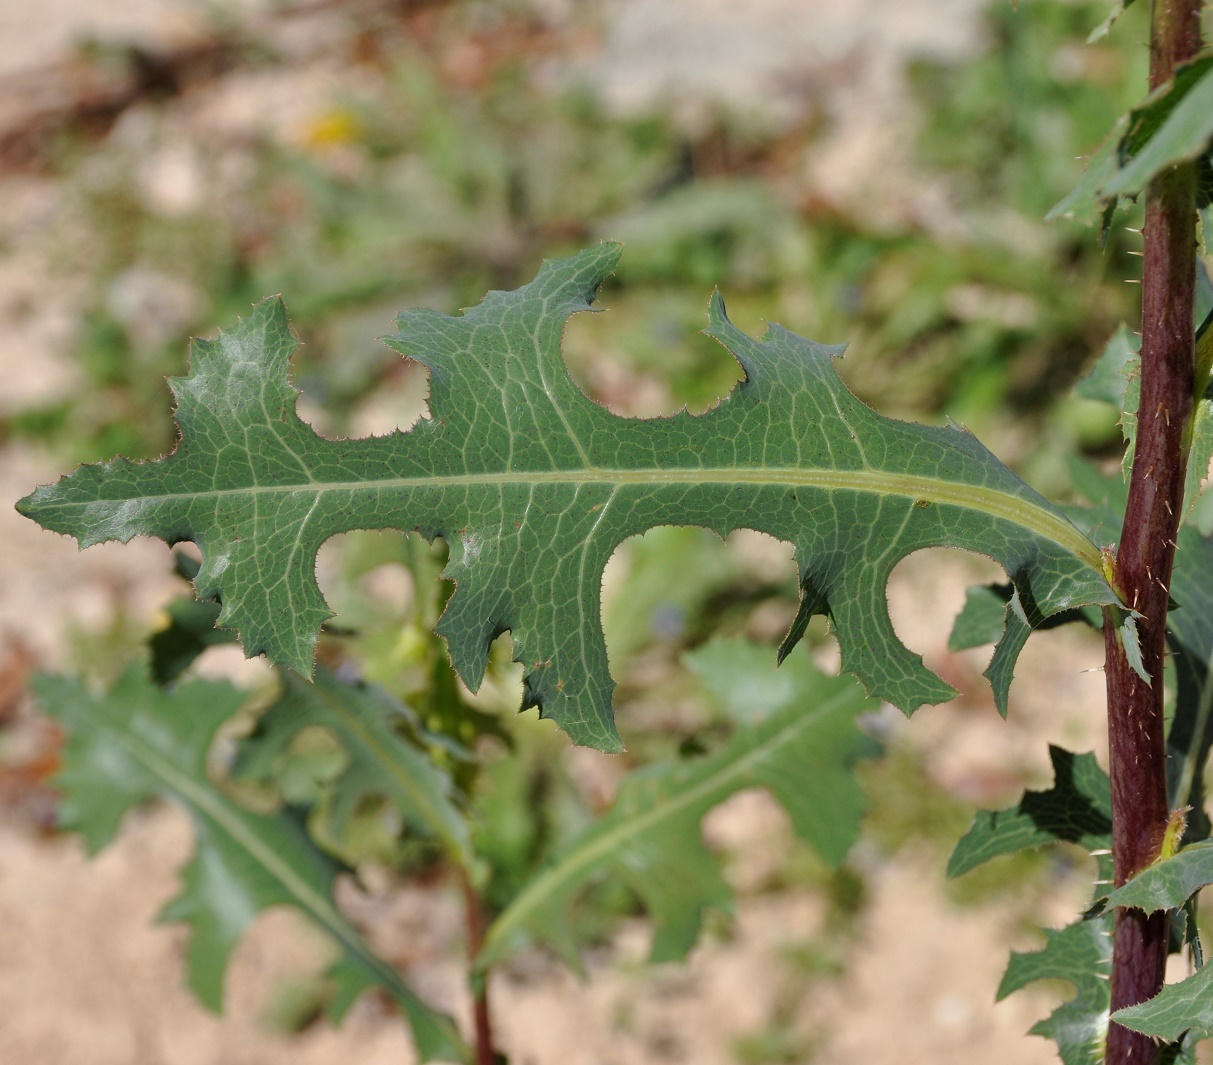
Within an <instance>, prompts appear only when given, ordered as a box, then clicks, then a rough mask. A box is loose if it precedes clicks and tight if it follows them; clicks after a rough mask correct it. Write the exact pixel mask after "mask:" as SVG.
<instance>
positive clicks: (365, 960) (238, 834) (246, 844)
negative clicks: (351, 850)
mask: <svg viewBox="0 0 1213 1065" xmlns="http://www.w3.org/2000/svg"><path fill="white" fill-rule="evenodd" d="M94 727H105V728H106V731H108V732H109V733H110V736H111V738H112V739H113V740H114V742H116V743H117V744H118V745H119V746H121V747H125V748H126V750H127V751H129V752H130V754H131V755H132V757H134V758H135V759H136V760H137V761H139V762H142V763H143V765H144V766H145V767H146V768H147V769H149V770H150V771H151V772H152V774H153V775H154V776H156V777H158V778H159V779H160V780H161V781H163V782H164V784H165V786H166V787H167V788H168V789H169V791H170V793H174V792H175V793H176V794H177V795H179V796H181V798H182V799H184V800H185V803H186V805H187V807H188V806H191V805H192V806H193V807H194V808H195V809H196V810H198V811H199V812H200V813H202V814H204V815H205V816H206V817H208V818H209V819H210V820H211V821H212V822H214V823H215V824H216V825H217V826H218V827H219V828H220V829H221V830H222V831H223V832H225V833H227V835H228V836H229V837H230V838H231V839H232V840H234V841H235V842H236V843H237V844H238V845H239V846H240V847H242V848H243V849H244V850H245V851H246V852H247V853H248V854H249V855H250V856H252V858H253V860H254V861H256V862H257V863H258V864H259V865H260V866H261V867H262V868H263V869H265V870H267V871H268V872H269V873H271V874H272V875H273V876H274V878H275V879H276V880H277V881H278V882H279V883H280V884H282V885H283V886H284V887H285V888H286V890H287V892H288V894H289V895H290V896H291V897H292V898H293V899H295V900H296V901H297V903H298V905H299V906H300V908H301V909H303V910H304V911H305V912H307V913H309V914H311V916H312V917H313V918H314V919H315V920H316V921H317V922H318V923H319V924H320V925H321V926H322V927H324V928H325V929H326V930H327V931H328V932H329V934H330V935H332V936H333V937H334V938H335V939H336V940H337V941H338V942H339V943H340V944H341V945H342V946H343V947H344V948H345V949H346V950H347V951H349V953H350V954H351V955H353V956H354V957H355V958H357V959H358V960H359V961H360V962H361V963H362V964H364V965H365V966H367V968H369V969H370V970H371V971H372V972H374V973H375V974H376V976H377V977H378V978H379V979H380V980H381V981H382V982H383V983H385V984H386V985H387V986H388V987H390V988H391V989H392V991H393V993H395V994H397V995H399V996H401V997H402V998H408V999H413V997H414V996H413V994H412V992H411V991H409V989H408V988H407V987H405V985H404V984H403V982H402V981H401V980H400V979H399V978H398V977H397V976H396V974H395V972H393V971H392V969H391V968H390V967H389V966H387V965H386V964H384V963H383V962H382V961H380V960H379V959H378V958H376V957H375V956H374V955H373V954H371V953H370V951H368V950H366V948H365V947H363V945H362V943H361V942H360V941H359V939H358V936H357V933H355V932H354V930H353V928H352V927H351V926H350V925H349V924H348V923H347V922H346V920H345V919H344V918H343V917H342V916H341V915H340V914H339V913H338V912H337V910H336V908H335V907H334V906H333V905H332V903H331V902H330V901H329V900H328V899H326V898H324V897H323V896H321V895H319V894H317V892H315V891H314V890H313V889H312V888H311V887H310V885H308V883H307V882H306V881H305V880H303V879H302V878H301V877H300V876H299V875H298V874H297V873H296V872H295V871H294V869H292V868H291V867H290V866H289V865H288V864H287V863H286V862H284V861H281V860H280V859H279V858H278V856H277V854H275V853H274V850H273V848H272V847H267V846H265V845H264V844H263V843H262V841H261V840H260V839H258V838H257V836H256V835H255V834H254V833H252V832H249V831H248V829H247V827H246V826H245V825H244V824H243V823H242V822H241V821H240V819H239V818H238V817H235V816H233V815H232V814H231V812H230V811H229V810H228V809H226V808H225V806H224V805H223V804H222V803H221V802H219V801H217V799H216V796H215V795H214V794H212V793H211V792H210V791H209V790H208V789H207V788H205V787H201V786H199V785H198V784H197V783H196V782H195V781H194V780H193V778H192V777H190V776H189V775H188V774H185V773H182V772H181V771H180V770H179V769H178V768H177V767H176V766H175V765H173V764H172V762H170V761H168V760H167V759H165V758H164V757H163V756H161V754H160V753H159V752H158V751H156V749H155V748H154V747H152V746H151V745H149V744H147V743H145V742H143V741H142V740H140V739H138V738H135V737H132V736H131V735H130V734H129V733H127V732H124V731H122V730H121V729H114V728H110V727H107V726H104V725H102V726H96V725H95V726H94Z"/></svg>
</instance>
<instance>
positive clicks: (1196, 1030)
mask: <svg viewBox="0 0 1213 1065" xmlns="http://www.w3.org/2000/svg"><path fill="white" fill-rule="evenodd" d="M1112 1019H1113V1020H1114V1021H1115V1022H1116V1023H1117V1024H1123V1025H1124V1026H1125V1027H1126V1028H1132V1029H1133V1031H1135V1032H1141V1033H1142V1034H1143V1035H1152V1036H1154V1038H1155V1039H1164V1040H1166V1041H1167V1042H1174V1041H1175V1040H1177V1039H1179V1038H1180V1037H1181V1036H1182V1035H1184V1034H1185V1033H1191V1034H1190V1035H1189V1037H1188V1038H1189V1039H1191V1040H1192V1041H1193V1042H1195V1041H1196V1040H1197V1039H1207V1038H1209V1037H1210V1036H1213V965H1206V966H1204V967H1203V968H1201V969H1198V970H1197V971H1196V973H1195V974H1194V975H1193V976H1189V977H1188V978H1187V979H1186V980H1180V981H1179V983H1177V984H1168V985H1167V986H1166V987H1164V988H1163V989H1162V990H1161V991H1160V992H1159V993H1158V994H1157V995H1155V996H1154V997H1153V998H1152V999H1150V1000H1149V1001H1148V1002H1141V1003H1138V1004H1137V1005H1136V1006H1128V1007H1126V1008H1125V1009H1123V1010H1117V1011H1116V1012H1115V1013H1114V1014H1112Z"/></svg>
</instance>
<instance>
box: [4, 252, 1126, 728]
mask: <svg viewBox="0 0 1213 1065" xmlns="http://www.w3.org/2000/svg"><path fill="white" fill-rule="evenodd" d="M618 255H619V249H618V248H617V247H616V246H614V245H607V244H603V245H599V246H598V247H596V248H591V249H589V250H588V251H584V252H582V253H580V254H579V255H575V256H573V257H571V258H568V259H560V260H554V261H548V262H546V263H545V264H544V265H543V268H542V269H541V270H540V272H539V276H538V277H537V278H536V279H535V280H534V281H533V282H531V283H530V284H529V285H526V286H524V287H523V288H521V289H519V290H517V291H516V292H509V293H507V292H492V293H490V294H489V295H488V296H486V297H485V299H484V301H483V302H482V303H481V304H480V305H479V306H477V307H474V308H472V309H470V310H468V311H466V312H464V314H463V315H461V316H459V317H448V316H447V315H443V314H438V313H436V312H433V311H413V312H409V313H407V314H404V315H402V316H401V317H400V320H399V323H400V332H399V333H397V334H396V335H394V336H392V337H390V338H388V343H389V344H391V346H392V347H394V348H396V349H397V350H399V351H401V352H403V353H404V354H407V355H409V356H411V357H413V358H415V359H418V360H419V361H421V362H422V363H423V364H424V365H425V366H426V367H427V368H428V369H429V371H430V413H431V415H432V417H431V418H429V419H425V420H422V421H421V422H420V423H418V425H416V426H415V427H414V428H413V429H412V430H410V431H409V432H407V433H394V434H391V435H389V436H386V437H379V438H374V439H369V440H326V439H323V438H322V437H320V436H317V435H316V433H314V432H313V431H312V430H311V429H310V428H309V427H308V426H306V425H304V423H303V422H302V421H300V420H299V418H298V416H297V415H296V413H295V400H296V395H297V394H296V392H295V390H294V389H293V388H292V387H291V385H290V383H289V381H288V376H287V371H288V362H289V358H290V354H291V352H292V350H293V348H294V346H295V345H294V340H293V339H292V337H291V334H290V331H289V328H288V326H287V321H286V315H285V311H284V310H283V307H282V304H281V303H280V302H279V301H277V300H271V301H268V302H266V303H263V304H261V305H259V306H258V307H257V308H256V310H255V311H254V313H253V314H252V316H251V317H249V318H248V319H246V320H245V321H243V322H241V323H240V325H239V326H237V328H236V329H235V330H233V331H232V332H230V333H224V334H221V335H220V336H219V338H218V339H217V340H215V341H211V342H205V341H198V342H196V343H195V345H194V357H193V362H192V370H191V373H190V375H189V376H188V377H186V378H181V379H177V380H175V381H174V382H173V390H174V394H175V395H176V397H177V401H178V410H177V420H178V422H179V424H180V426H181V442H180V444H179V445H178V447H177V450H176V451H175V452H174V453H173V454H172V455H170V456H168V457H167V458H164V459H161V460H159V461H157V462H152V463H143V464H136V463H131V462H127V461H125V460H122V459H118V460H115V461H114V462H111V463H109V464H106V465H101V466H89V467H84V468H82V469H80V470H79V471H77V472H76V473H75V474H73V475H72V476H71V477H69V478H65V479H63V480H61V481H60V482H59V483H58V484H57V485H53V486H48V487H43V488H40V489H38V490H37V491H36V492H34V493H33V494H32V495H31V496H29V497H27V498H26V499H24V500H23V501H22V502H21V503H20V504H19V506H20V508H21V510H22V512H23V513H24V514H26V515H28V516H30V517H33V518H35V519H36V520H38V521H39V522H41V523H42V524H43V525H45V526H46V527H47V528H51V529H55V530H57V531H60V532H66V533H69V534H71V535H73V536H76V537H77V538H78V539H79V541H80V543H81V545H82V546H88V545H90V544H94V543H99V542H101V541H104V540H114V539H117V540H123V541H125V540H129V539H130V538H131V537H132V536H136V535H140V534H148V535H156V536H160V537H162V538H164V539H166V540H168V541H170V542H175V541H178V540H182V539H191V540H193V541H194V542H195V543H197V544H198V546H199V547H200V548H201V550H202V556H203V562H202V566H201V569H200V570H199V572H198V576H197V578H196V580H195V586H196V588H197V591H198V594H199V595H200V596H202V597H203V598H217V599H219V600H220V602H221V603H222V605H223V609H222V612H221V614H220V619H219V620H220V624H223V625H226V626H231V627H235V628H238V629H239V630H240V632H241V634H242V638H243V641H244V645H245V649H246V650H247V652H248V653H250V654H255V653H258V652H261V651H264V652H266V653H267V654H268V655H269V656H270V658H271V659H272V660H273V661H275V662H277V663H280V664H283V665H287V666H291V667H293V668H295V669H296V670H298V671H299V672H301V673H304V674H310V672H311V668H312V657H313V650H314V645H315V640H316V634H317V630H318V628H319V625H320V624H321V622H322V621H323V620H324V619H325V618H326V617H327V616H328V615H329V611H328V608H327V606H326V604H325V602H324V599H323V597H322V596H321V594H320V591H319V588H318V587H317V585H316V578H315V556H316V551H317V549H318V548H319V546H320V545H321V544H322V543H323V542H324V541H325V540H327V539H328V538H329V537H330V536H333V535H334V534H336V533H339V532H342V531H344V530H348V529H367V528H371V529H374V528H388V527H390V528H399V529H418V530H420V531H421V532H422V533H423V534H424V535H425V536H427V537H430V538H433V537H435V536H443V537H445V538H446V539H447V541H448V542H449V544H450V547H451V557H450V561H449V563H448V565H447V568H446V570H445V576H446V577H448V578H450V579H452V580H454V581H455V582H456V583H457V590H456V591H455V593H454V595H453V596H452V597H451V599H450V602H449V604H448V606H447V609H446V612H445V613H444V614H443V616H442V619H441V622H440V623H439V626H438V631H439V632H440V633H441V634H442V635H443V636H444V637H445V638H446V639H447V642H448V645H449V649H450V653H451V660H452V662H453V664H454V666H455V668H456V669H457V670H458V671H459V673H460V675H461V676H462V677H463V678H464V680H465V681H466V682H467V683H468V684H469V685H470V686H472V687H473V688H475V687H476V686H477V685H478V684H479V683H480V680H481V678H482V677H483V674H484V670H485V666H486V663H487V659H488V649H489V645H490V643H491V642H492V640H493V639H494V638H495V637H496V636H497V635H499V634H500V633H502V632H504V631H506V630H509V631H510V632H511V633H512V634H513V640H514V649H515V654H516V656H517V658H518V660H519V661H521V662H522V663H523V665H524V667H525V679H524V704H525V705H527V706H534V705H538V706H539V707H540V708H541V711H542V712H543V713H544V714H545V715H546V716H549V717H551V718H553V719H555V720H556V721H557V722H558V723H559V724H560V725H561V726H562V727H563V728H564V729H565V730H566V731H567V732H568V733H569V735H570V736H572V738H573V739H574V741H576V742H578V743H583V744H588V745H594V746H599V747H601V748H603V749H604V750H618V749H619V748H620V746H621V744H620V740H619V737H618V734H617V732H616V731H615V725H614V720H613V716H612V713H611V693H612V690H613V682H612V681H611V678H610V673H609V671H608V668H607V657H606V648H605V645H604V642H603V637H602V626H601V619H600V594H601V581H602V571H603V568H604V567H605V565H606V562H607V560H608V559H609V558H610V555H611V553H612V552H613V551H614V549H615V547H616V546H617V545H618V544H619V543H621V542H622V541H623V540H625V539H627V538H628V537H630V536H633V535H635V534H637V533H640V532H643V531H645V530H646V529H649V528H652V527H653V526H655V525H668V524H676V525H702V526H705V527H707V528H710V529H713V530H715V531H716V532H717V533H718V534H720V535H722V536H723V535H725V534H727V533H728V532H730V531H732V530H733V529H737V528H754V529H759V530H761V531H764V532H767V533H770V534H771V535H772V536H776V537H778V538H780V539H783V540H787V541H790V542H791V543H793V544H794V545H795V547H796V550H797V557H798V560H799V566H800V584H801V588H802V601H801V612H800V615H799V616H798V619H797V621H796V622H795V623H794V625H793V628H792V631H791V632H790V633H789V639H788V640H787V641H785V645H784V653H785V654H786V651H787V649H788V647H789V646H790V645H791V643H794V642H795V640H796V639H797V638H798V637H799V635H800V633H801V632H803V629H804V625H805V624H806V623H807V620H808V618H809V617H810V616H811V615H812V614H815V613H825V614H828V615H829V616H830V618H831V619H832V621H833V626H834V630H835V632H836V634H837V636H838V640H839V644H840V646H841V649H842V658H843V663H844V667H845V669H847V670H848V671H851V672H854V673H855V674H857V675H858V676H859V677H860V678H861V679H862V680H863V682H864V683H865V684H866V685H867V687H868V689H869V691H870V693H871V694H872V695H873V696H874V697H878V698H884V699H888V700H889V701H890V702H893V703H895V704H897V705H898V706H900V707H901V708H902V709H903V710H904V711H906V712H907V713H911V712H913V711H914V710H915V709H916V708H917V707H919V706H921V705H922V704H924V703H935V702H939V701H941V700H945V699H948V698H951V696H952V695H953V694H954V692H953V691H952V689H951V688H950V687H949V686H948V685H947V684H945V683H944V682H943V681H942V680H941V679H940V678H938V677H936V676H935V675H934V674H933V673H931V672H930V671H929V670H927V669H926V667H925V666H924V665H923V663H922V660H921V659H920V658H919V656H917V655H915V654H913V653H912V652H911V651H910V650H909V649H908V648H906V647H905V646H904V644H902V643H901V641H900V640H899V639H898V638H897V636H896V634H895V633H894V631H893V627H892V624H891V622H890V620H889V614H888V609H887V605H886V600H885V585H886V583H887V580H888V577H889V574H890V572H891V571H892V569H893V567H894V566H895V565H896V564H897V562H898V561H899V560H900V559H901V558H903V557H904V556H905V555H907V554H910V553H911V552H913V551H917V550H920V549H921V548H925V547H933V546H945V547H958V548H964V549H966V550H971V551H976V552H980V553H982V554H986V555H989V556H990V557H991V558H993V559H995V560H997V561H998V562H999V563H1001V564H1002V566H1003V568H1004V569H1005V570H1006V571H1007V573H1008V574H1009V575H1010V577H1011V579H1012V580H1013V581H1014V582H1015V584H1016V587H1017V589H1018V591H1019V594H1020V598H1021V600H1022V601H1023V602H1024V603H1025V604H1029V603H1030V604H1032V608H1033V609H1034V610H1035V611H1036V612H1038V613H1039V614H1040V615H1042V616H1048V615H1049V614H1053V613H1055V612H1057V611H1059V610H1063V609H1066V608H1067V607H1071V606H1075V605H1078V604H1081V603H1112V602H1115V596H1114V595H1113V593H1112V592H1111V590H1110V589H1109V588H1108V587H1107V585H1106V583H1105V582H1104V579H1103V576H1102V571H1101V568H1100V557H1099V552H1098V550H1097V549H1096V548H1095V547H1094V546H1093V545H1092V544H1091V543H1090V542H1089V541H1088V540H1087V539H1086V538H1085V537H1083V536H1082V535H1081V534H1080V533H1078V532H1077V530H1076V529H1075V528H1074V527H1073V526H1072V525H1071V524H1070V523H1069V521H1067V520H1066V518H1065V517H1064V516H1063V515H1062V514H1061V513H1060V512H1059V511H1058V510H1057V509H1056V508H1054V507H1052V506H1051V505H1050V504H1049V503H1047V502H1046V501H1045V500H1044V499H1043V498H1041V497H1040V496H1039V495H1037V494H1036V493H1035V492H1033V491H1032V490H1031V489H1030V488H1028V487H1027V485H1025V484H1024V483H1023V482H1022V481H1020V480H1019V479H1018V478H1017V477H1016V476H1015V475H1014V474H1013V473H1011V471H1010V470H1008V469H1007V468H1006V467H1005V466H1003V465H1002V463H1000V462H999V461H998V460H997V459H996V458H995V457H994V456H993V455H991V454H990V453H989V451H987V450H986V449H985V448H984V447H983V446H982V445H981V444H980V443H978V441H977V440H976V439H975V438H974V437H973V436H972V435H971V434H969V433H968V432H966V431H964V430H962V429H958V428H955V427H947V428H934V427H926V426H921V425H914V424H909V423H904V422H898V421H894V420H892V419H888V418H883V417H881V416H879V415H878V414H876V413H875V412H873V411H872V410H870V409H869V408H867V407H865V406H864V405H863V404H861V403H860V402H859V401H858V400H856V399H855V397H854V396H853V395H851V393H850V392H848V391H847V389H846V388H845V386H844V385H843V384H842V382H841V381H840V380H839V378H838V376H837V374H836V373H835V371H834V368H833V365H832V363H833V359H834V357H835V356H836V355H838V354H840V353H841V349H840V348H828V347H823V346H822V345H820V344H815V343H812V342H811V341H807V340H804V339H802V338H800V337H798V336H796V335H795V334H793V333H790V332H788V331H787V330H785V329H783V328H781V327H779V326H775V325H773V326H771V327H770V329H769V331H768V332H767V334H766V336H765V337H764V339H763V340H762V341H756V340H754V339H752V338H751V337H749V336H747V335H745V334H744V333H742V332H740V331H739V330H737V329H736V328H734V326H733V325H732V324H731V323H730V322H729V320H728V318H727V317H726V316H725V311H724V303H723V301H722V300H721V298H720V296H719V295H715V296H713V298H712V301H711V304H710V308H709V314H708V319H709V325H708V329H707V333H708V334H709V335H710V336H712V337H715V338H716V339H717V340H719V341H720V342H721V343H722V344H723V345H724V346H725V347H726V348H728V349H729V350H730V351H731V352H732V353H733V354H734V355H735V356H736V358H737V359H738V361H739V362H740V363H741V365H742V367H743V368H744V370H745V373H746V379H745V380H744V381H743V382H742V383H741V384H740V385H738V386H737V388H736V389H735V390H734V392H733V393H732V394H731V395H729V396H728V397H727V398H726V399H724V400H723V401H722V402H721V403H720V404H719V405H718V406H717V407H715V408H714V409H712V410H711V411H708V412H707V413H706V414H704V415H701V416H692V415H690V414H688V413H686V412H682V413H680V414H676V415H674V416H672V417H669V418H655V419H651V420H641V419H627V418H620V417H617V416H615V415H613V414H611V413H610V412H609V411H607V410H605V409H604V408H602V407H600V406H598V405H597V404H595V403H593V402H592V401H590V400H589V399H587V398H586V396H585V395H584V394H582V392H581V391H580V390H579V389H578V388H577V387H576V385H575V384H574V383H573V381H572V380H571V379H570V377H569V376H568V373H567V371H566V369H565V366H564V362H563V358H562V356H561V351H560V339H561V334H562V331H563V328H564V323H565V321H566V319H567V318H568V316H569V315H570V314H572V313H574V312H575V311H583V310H587V309H588V308H589V301H590V300H591V299H593V297H594V293H595V291H596V290H597V288H598V285H599V284H600V283H601V281H602V280H603V278H604V277H605V276H606V275H607V274H608V273H609V272H610V270H611V269H612V268H613V267H614V265H615V262H616V260H617V259H618Z"/></svg>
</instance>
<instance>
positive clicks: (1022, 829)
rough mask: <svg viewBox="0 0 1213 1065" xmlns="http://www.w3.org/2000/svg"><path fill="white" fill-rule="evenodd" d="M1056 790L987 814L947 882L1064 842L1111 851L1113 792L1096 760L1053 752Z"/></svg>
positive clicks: (956, 853) (1028, 795) (952, 863)
mask: <svg viewBox="0 0 1213 1065" xmlns="http://www.w3.org/2000/svg"><path fill="white" fill-rule="evenodd" d="M1049 758H1050V760H1051V761H1052V763H1053V787H1052V788H1050V789H1049V790H1048V791H1026V792H1024V795H1023V798H1022V799H1020V801H1019V803H1018V804H1017V805H1016V806H1013V807H1011V808H1010V809H1008V810H996V811H988V810H983V811H980V812H979V813H978V814H977V817H976V819H975V820H974V822H973V827H972V828H970V829H969V831H968V832H966V833H965V835H964V836H963V837H962V838H961V840H960V842H959V843H957V844H956V849H955V850H953V851H952V857H951V858H950V859H949V860H948V876H960V875H962V874H963V873H967V872H968V871H969V870H970V869H975V868H976V867H977V866H979V865H981V864H982V863H984V862H988V861H989V860H990V859H991V858H994V857H997V856H998V855H1000V854H1013V853H1014V852H1015V851H1019V850H1024V849H1025V848H1027V847H1039V846H1041V845H1042V844H1044V843H1055V842H1058V841H1065V842H1067V843H1078V844H1080V845H1081V846H1083V847H1086V848H1087V850H1092V851H1096V850H1106V849H1107V848H1109V847H1110V846H1111V845H1112V787H1111V784H1110V783H1109V782H1108V777H1107V774H1106V773H1104V771H1103V770H1102V769H1100V768H1099V765H1098V763H1097V762H1096V761H1095V755H1093V754H1077V755H1076V754H1071V753H1070V752H1069V751H1065V750H1062V749H1061V748H1060V747H1054V746H1052V745H1050V747H1049Z"/></svg>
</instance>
